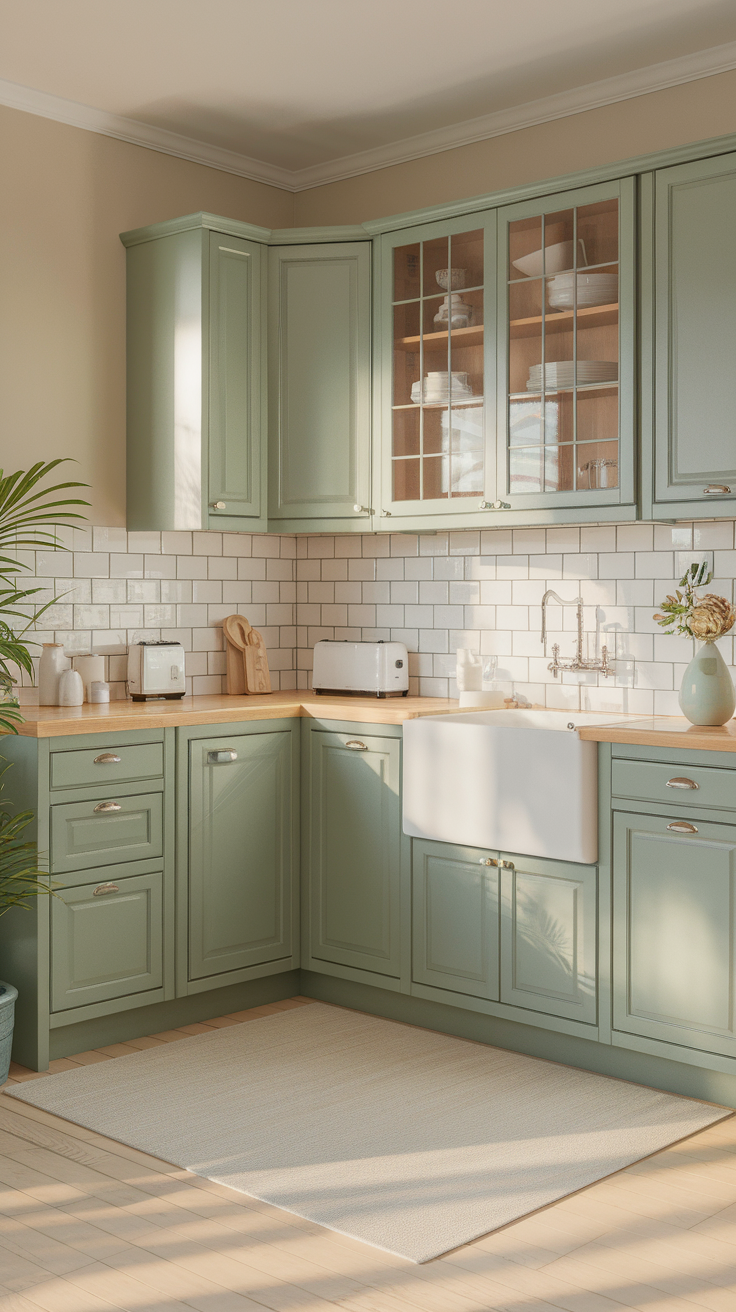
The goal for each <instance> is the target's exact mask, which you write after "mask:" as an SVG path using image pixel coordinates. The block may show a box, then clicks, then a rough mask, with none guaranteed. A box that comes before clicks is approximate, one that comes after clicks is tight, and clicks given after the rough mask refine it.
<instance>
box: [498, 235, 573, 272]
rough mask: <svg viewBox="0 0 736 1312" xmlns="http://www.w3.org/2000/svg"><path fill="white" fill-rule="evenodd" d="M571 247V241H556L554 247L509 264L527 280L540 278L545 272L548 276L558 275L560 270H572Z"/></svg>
mask: <svg viewBox="0 0 736 1312" xmlns="http://www.w3.org/2000/svg"><path fill="white" fill-rule="evenodd" d="M572 246H573V244H572V242H571V241H558V242H555V244H554V246H545V247H544V249H543V250H539V251H532V253H531V255H523V256H522V257H521V259H520V260H512V261H511V263H512V264H513V266H514V268H515V269H518V270H519V273H525V274H526V275H527V277H528V278H541V276H542V274H543V273H545V272H546V273H547V275H548V276H549V275H550V274H553V273H559V272H560V270H561V269H570V268H572ZM545 257H546V261H545Z"/></svg>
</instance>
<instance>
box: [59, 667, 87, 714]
mask: <svg viewBox="0 0 736 1312" xmlns="http://www.w3.org/2000/svg"><path fill="white" fill-rule="evenodd" d="M83 702H84V684H83V683H82V676H81V674H80V673H79V670H64V673H63V674H62V675H61V677H60V679H59V703H58V704H59V706H81V705H82V704H83Z"/></svg>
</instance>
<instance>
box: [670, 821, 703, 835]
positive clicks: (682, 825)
mask: <svg viewBox="0 0 736 1312" xmlns="http://www.w3.org/2000/svg"><path fill="white" fill-rule="evenodd" d="M667 828H668V829H671V830H672V833H673V834H697V832H698V831H697V829H696V827H695V825H691V824H690V822H689V821H688V820H672V821H671V822H670V824H668V826H667Z"/></svg>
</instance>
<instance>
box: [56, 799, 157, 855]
mask: <svg viewBox="0 0 736 1312" xmlns="http://www.w3.org/2000/svg"><path fill="white" fill-rule="evenodd" d="M162 801H163V799H162V796H161V793H145V794H143V795H141V794H138V795H136V796H134V797H115V795H114V794H112V795H111V796H108V797H103V798H101V799H100V800H98V799H97V798H96V797H94V798H90V799H89V801H88V802H67V803H64V804H62V805H59V806H52V807H51V844H50V846H51V862H50V870H51V873H52V874H54V873H56V872H59V873H62V872H64V871H68V870H89V869H90V867H92V866H102V865H113V864H116V863H119V862H124V861H143V860H147V859H149V858H150V857H157V856H161V854H162V851H163V828H162Z"/></svg>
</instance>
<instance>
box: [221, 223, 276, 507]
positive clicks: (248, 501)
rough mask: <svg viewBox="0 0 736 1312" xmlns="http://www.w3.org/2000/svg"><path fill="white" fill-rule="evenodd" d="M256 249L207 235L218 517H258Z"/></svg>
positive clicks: (261, 435) (258, 270)
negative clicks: (220, 509)
mask: <svg viewBox="0 0 736 1312" xmlns="http://www.w3.org/2000/svg"><path fill="white" fill-rule="evenodd" d="M261 259H262V250H261V247H260V246H258V245H257V244H256V243H254V242H248V241H242V240H241V239H239V238H237V237H225V236H223V235H222V234H221V233H217V232H213V233H211V234H210V346H209V450H210V455H209V499H210V505H212V504H213V503H214V502H217V501H221V502H224V506H223V508H222V513H223V514H224V515H225V516H228V517H229V516H231V515H240V516H243V517H244V518H257V517H258V516H259V515H260V513H261V444H262V441H263V439H264V437H265V434H264V433H262V431H261V407H260V383H261V378H260V374H261V358H260V353H261V341H260V338H261V325H260V322H259V320H258V318H257V314H256V311H257V307H258V306H259V304H260V295H261V292H260V276H261Z"/></svg>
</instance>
